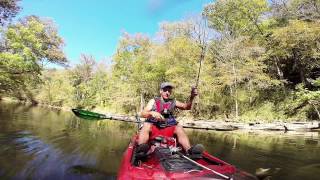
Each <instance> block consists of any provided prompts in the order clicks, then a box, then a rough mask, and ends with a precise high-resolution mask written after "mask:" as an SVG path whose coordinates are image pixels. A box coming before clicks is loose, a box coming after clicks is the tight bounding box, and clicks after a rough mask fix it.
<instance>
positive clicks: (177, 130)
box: [136, 82, 203, 154]
mask: <svg viewBox="0 0 320 180" xmlns="http://www.w3.org/2000/svg"><path fill="white" fill-rule="evenodd" d="M173 89H174V86H173V84H171V83H169V82H164V83H162V84H161V85H160V97H157V98H154V99H151V100H150V101H149V102H148V104H147V106H146V107H145V108H144V110H143V111H142V112H141V116H142V117H144V118H146V121H145V123H144V125H143V127H142V129H141V130H140V133H139V140H138V144H139V145H138V147H137V149H136V153H143V152H144V153H146V152H147V151H148V149H149V145H148V144H147V142H148V141H149V139H154V138H155V137H156V136H159V135H160V136H167V137H173V136H174V135H176V136H177V139H178V142H179V144H180V145H181V146H182V147H183V149H184V150H185V152H186V153H187V154H197V153H198V154H201V153H202V151H203V146H202V145H196V146H193V147H191V145H190V142H189V139H188V136H187V135H186V133H185V132H184V130H183V127H182V126H181V125H179V124H178V123H177V121H176V119H175V116H174V110H175V109H176V108H178V109H181V110H190V109H191V107H192V101H193V99H194V98H195V97H196V96H197V95H198V90H197V88H192V90H191V93H190V98H189V100H188V101H187V102H186V103H182V102H180V101H177V100H175V99H171V98H170V96H171V94H172V91H173Z"/></svg>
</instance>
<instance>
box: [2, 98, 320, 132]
mask: <svg viewBox="0 0 320 180" xmlns="http://www.w3.org/2000/svg"><path fill="white" fill-rule="evenodd" d="M1 101H4V102H8V103H23V104H27V105H32V103H28V102H22V101H19V100H15V99H12V98H6V97H3V98H2V99H1ZM35 106H41V107H45V108H50V109H55V110H63V111H70V112H72V111H71V108H70V107H59V106H50V105H47V104H37V105H35ZM97 112H100V113H101V112H102V111H101V110H97ZM107 116H109V117H110V119H111V120H116V121H125V122H133V123H136V122H137V120H136V117H134V116H128V115H120V114H111V113H107ZM141 120H142V121H144V119H143V118H141ZM177 120H178V122H179V124H180V125H182V126H183V127H184V128H190V129H205V130H215V131H234V130H250V131H312V130H320V121H297V122H285V121H283V122H280V121H277V122H271V123H265V122H237V121H233V120H230V119H228V120H213V119H212V120H194V119H190V118H186V117H179V118H178V119H177Z"/></svg>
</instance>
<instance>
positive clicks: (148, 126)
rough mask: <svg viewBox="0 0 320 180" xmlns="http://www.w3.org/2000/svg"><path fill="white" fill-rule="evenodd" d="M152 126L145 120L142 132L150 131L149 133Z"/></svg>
mask: <svg viewBox="0 0 320 180" xmlns="http://www.w3.org/2000/svg"><path fill="white" fill-rule="evenodd" d="M151 126H152V124H151V123H148V122H144V123H143V126H142V128H141V130H140V132H148V133H149V132H150V131H151Z"/></svg>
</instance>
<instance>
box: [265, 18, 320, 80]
mask: <svg viewBox="0 0 320 180" xmlns="http://www.w3.org/2000/svg"><path fill="white" fill-rule="evenodd" d="M319 34H320V26H319V23H316V22H304V21H298V20H295V21H290V22H289V24H288V26H286V27H280V28H276V29H274V30H273V31H272V34H271V35H270V39H271V42H272V43H270V44H268V46H267V54H266V55H267V56H266V57H267V59H273V58H274V57H277V58H278V59H279V65H280V66H279V67H281V71H282V72H284V75H283V76H284V78H285V79H286V80H287V81H288V82H289V83H292V85H296V84H299V83H303V84H304V85H308V80H307V79H308V78H311V74H312V71H313V70H316V69H319V67H320V52H319V47H320V38H319Z"/></svg>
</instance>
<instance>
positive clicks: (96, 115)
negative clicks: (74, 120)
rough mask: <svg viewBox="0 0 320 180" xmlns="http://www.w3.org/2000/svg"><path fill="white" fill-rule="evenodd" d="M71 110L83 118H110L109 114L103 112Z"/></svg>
mask: <svg viewBox="0 0 320 180" xmlns="http://www.w3.org/2000/svg"><path fill="white" fill-rule="evenodd" d="M72 112H73V113H74V114H75V115H76V116H78V117H80V118H83V119H90V120H99V119H112V117H111V116H108V115H105V114H99V113H95V112H91V111H87V110H83V109H72Z"/></svg>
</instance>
